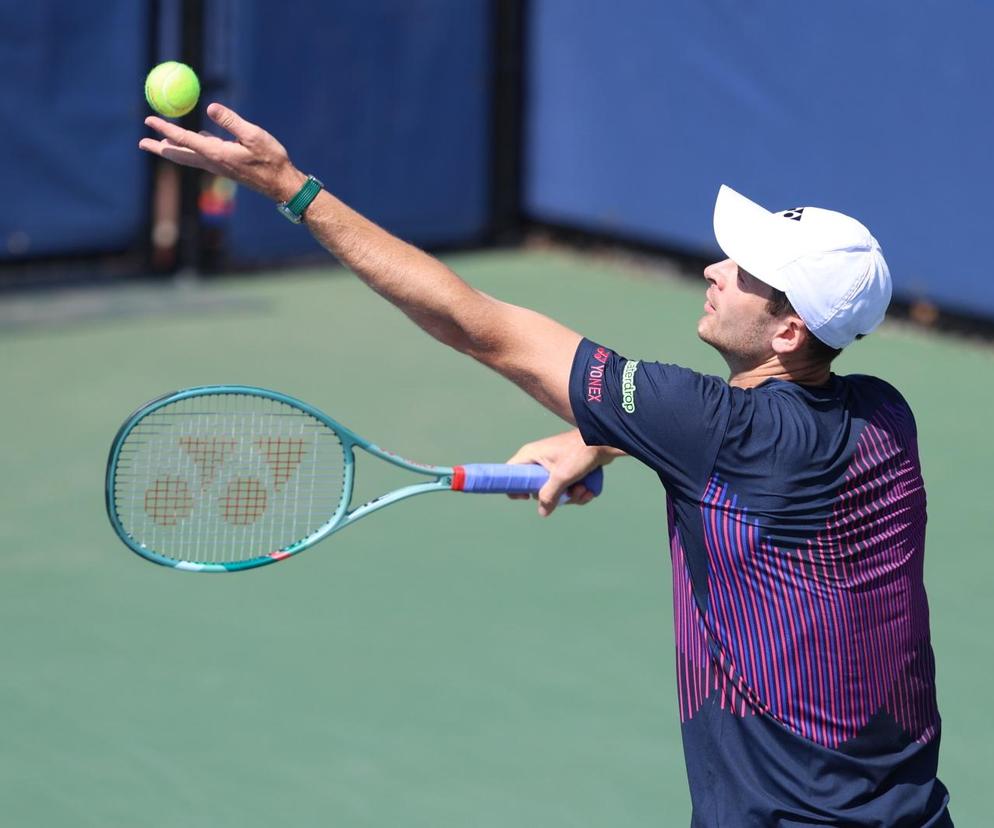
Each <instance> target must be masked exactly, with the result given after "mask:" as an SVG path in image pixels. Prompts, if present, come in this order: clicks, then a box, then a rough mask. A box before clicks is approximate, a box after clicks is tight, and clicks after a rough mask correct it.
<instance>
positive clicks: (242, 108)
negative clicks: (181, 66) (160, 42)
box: [205, 0, 492, 259]
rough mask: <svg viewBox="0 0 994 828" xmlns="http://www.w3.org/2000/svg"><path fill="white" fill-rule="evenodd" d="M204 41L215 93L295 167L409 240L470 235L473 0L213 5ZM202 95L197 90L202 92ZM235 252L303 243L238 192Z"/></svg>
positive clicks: (475, 75)
mask: <svg viewBox="0 0 994 828" xmlns="http://www.w3.org/2000/svg"><path fill="white" fill-rule="evenodd" d="M227 7H228V14H227V15H219V16H218V17H217V19H215V20H214V21H213V23H212V29H211V34H210V37H209V43H211V42H213V43H214V44H215V45H216V47H217V48H216V49H215V48H213V47H212V49H209V50H208V51H209V52H211V51H213V52H214V53H215V54H218V53H220V54H221V55H222V56H223V55H224V54H228V55H229V59H228V64H229V65H228V67H227V69H228V71H229V72H230V76H231V77H232V79H233V83H232V84H231V86H230V88H229V90H228V93H227V96H226V97H223V98H222V100H227V101H228V102H229V103H230V104H231V105H233V106H235V107H236V108H237V109H238V110H239V112H240V113H241V114H242V115H244V116H245V117H246V118H248V119H250V120H252V121H255V122H257V123H259V124H261V125H262V126H264V127H265V128H266V129H268V130H269V131H270V132H272V133H273V134H275V135H276V136H277V137H278V138H279V139H280V141H282V142H283V143H284V144H285V145H286V147H287V148H288V149H289V151H290V154H291V157H292V158H293V160H294V162H295V163H296V164H297V166H298V167H300V168H301V169H302V170H304V171H305V172H309V173H313V174H314V175H316V176H317V177H318V178H320V179H322V180H323V181H324V182H325V184H326V185H327V186H328V188H329V189H330V190H331V191H332V192H334V193H335V194H336V195H337V196H339V197H340V198H342V199H343V200H344V201H345V202H347V203H348V204H350V205H351V206H352V207H354V208H356V209H357V210H359V211H360V212H362V213H364V214H366V215H367V216H369V217H370V218H372V219H373V220H375V221H376V222H378V223H380V224H382V225H383V226H385V227H386V228H387V229H389V230H390V231H392V232H394V233H397V234H399V235H400V236H402V237H404V238H407V239H409V240H411V241H414V242H417V243H419V244H423V245H432V244H458V243H469V242H473V241H476V240H478V239H480V238H481V237H482V236H483V235H484V234H485V233H486V231H487V227H488V223H489V220H490V215H489V201H490V183H489V177H490V146H489V141H490V134H491V126H490V109H491V97H492V96H491V82H492V81H491V76H492V70H491V63H492V57H491V48H490V37H491V27H490V23H491V19H490V4H489V3H487V2H484V0H405V2H403V3H399V2H394V1H393V0H336V1H335V2H327V3H307V4H303V3H283V2H276V0H252V2H238V3H231V4H227ZM205 103H206V102H205ZM229 247H230V250H231V252H232V254H233V255H234V256H235V257H236V258H239V259H258V258H262V259H265V258H278V257H281V256H293V255H298V254H306V253H308V252H311V251H315V252H316V251H317V250H318V247H317V245H316V243H315V242H314V241H313V240H312V239H311V238H310V237H309V235H308V233H307V232H306V230H303V229H302V228H299V227H294V226H292V225H291V224H290V223H289V222H287V221H285V220H284V219H282V218H280V217H279V216H278V215H277V213H276V211H275V210H274V208H273V206H272V204H270V203H269V202H268V201H266V200H264V199H262V198H260V197H258V196H255V195H254V194H250V193H247V192H244V191H242V192H240V193H239V194H238V199H237V206H236V209H235V214H234V216H233V217H232V221H231V225H230V235H229Z"/></svg>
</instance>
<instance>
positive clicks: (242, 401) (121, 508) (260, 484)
mask: <svg viewBox="0 0 994 828" xmlns="http://www.w3.org/2000/svg"><path fill="white" fill-rule="evenodd" d="M345 495H346V492H345V453H344V450H343V448H342V444H341V441H340V440H339V438H338V435H337V434H336V433H335V431H333V430H332V429H331V428H329V427H328V426H327V425H325V424H324V423H323V422H321V421H320V420H317V419H316V418H314V417H312V416H311V415H310V414H308V413H306V412H304V411H301V410H299V409H297V408H295V407H293V406H291V405H287V404H286V403H283V402H280V401H278V400H273V399H270V398H266V397H258V396H253V395H247V394H212V395H204V396H198V397H189V398H187V399H183V400H179V401H177V402H173V403H170V404H168V405H166V406H163V407H162V408H159V409H157V410H155V411H153V412H152V413H150V414H148V415H146V416H145V417H144V418H142V419H141V420H140V421H139V422H138V423H137V424H136V425H135V426H134V427H133V428H132V430H131V432H130V433H129V434H128V435H127V437H126V438H125V440H124V443H123V444H122V447H121V451H120V455H119V458H118V464H117V469H116V474H115V479H114V508H115V510H116V511H117V515H118V518H119V519H120V521H121V525H122V526H123V527H124V529H125V531H126V532H127V533H128V534H129V535H131V537H132V538H133V539H135V540H136V541H137V542H138V543H140V544H142V545H143V546H145V547H146V548H148V549H150V550H152V551H154V552H156V553H158V554H159V555H162V556H164V557H167V558H172V559H174V560H177V561H190V562H197V563H232V562H239V561H246V560H251V559H253V558H258V557H263V556H266V555H272V554H276V553H279V552H281V551H282V550H285V549H287V548H288V547H291V546H293V545H294V544H296V543H297V542H298V541H301V540H303V539H304V538H307V537H309V536H310V535H312V534H314V533H315V532H316V531H318V530H319V529H321V528H322V527H323V526H324V525H325V524H326V523H327V522H328V521H329V520H330V519H331V518H332V516H333V515H335V514H336V513H337V512H339V510H340V506H341V505H342V501H343V499H344V498H345Z"/></svg>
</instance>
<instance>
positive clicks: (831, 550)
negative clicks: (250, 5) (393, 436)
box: [140, 103, 952, 827]
mask: <svg viewBox="0 0 994 828" xmlns="http://www.w3.org/2000/svg"><path fill="white" fill-rule="evenodd" d="M207 112H208V115H209V116H210V117H211V118H212V119H213V120H214V121H215V122H216V123H217V124H218V125H220V126H221V127H223V128H224V129H226V130H227V131H228V132H230V133H231V134H232V135H233V136H234V140H230V141H225V140H222V139H220V138H216V137H212V136H207V135H201V134H197V133H193V132H190V131H187V130H183V129H181V128H180V127H178V126H176V125H174V124H171V123H169V122H167V121H164V120H162V119H160V118H154V117H152V118H148V119H147V120H146V124H147V125H148V126H150V127H151V128H152V129H154V130H156V131H157V132H158V133H160V134H161V136H162V138H161V139H158V140H156V139H151V138H145V139H143V140H142V141H141V143H140V146H141V148H142V149H144V150H147V151H148V152H151V153H154V154H156V155H159V156H161V157H163V158H168V159H170V160H173V161H176V162H177V163H180V164H185V165H188V166H193V167H199V168H201V169H204V170H208V171H210V172H212V173H214V174H217V175H223V176H227V177H229V178H232V179H234V180H236V181H238V182H240V183H242V184H244V185H246V186H249V187H251V188H253V189H255V190H257V191H258V192H260V193H262V194H263V195H264V196H266V197H268V198H270V199H272V200H273V201H275V202H277V204H278V206H279V207H280V209H281V211H282V212H283V213H284V214H285V215H286V216H287V217H288V218H290V219H291V220H292V221H302V222H304V223H305V224H306V225H307V227H308V229H309V230H310V232H311V233H312V234H313V235H314V237H315V238H316V239H317V240H318V241H319V242H320V243H321V244H322V245H324V247H325V248H327V249H328V250H329V251H330V252H331V253H332V254H334V255H335V256H336V257H337V258H338V259H339V260H341V261H342V262H343V263H344V264H345V265H346V266H348V267H349V268H350V269H351V270H352V271H354V272H355V273H356V275H357V276H359V278H360V279H362V280H363V281H364V282H365V283H366V284H367V285H369V286H370V287H371V288H372V289H373V290H375V291H376V292H377V293H379V294H380V295H381V296H383V297H384V298H385V299H387V300H389V301H390V302H392V303H393V304H394V305H396V306H397V307H398V308H400V309H401V310H402V311H403V312H404V313H405V314H407V316H409V317H410V318H411V319H412V320H413V321H414V322H415V323H416V324H417V325H419V326H420V327H421V328H423V329H424V330H425V331H427V332H428V333H429V334H431V335H432V336H434V337H435V338H436V339H438V340H440V341H441V342H443V343H445V344H447V345H449V346H451V347H453V348H455V349H456V350H458V351H461V352H462V353H465V354H468V355H469V356H471V357H473V358H474V359H476V360H478V361H479V362H482V363H483V364H485V365H487V366H489V367H490V368H492V369H494V370H495V371H497V372H499V373H500V374H502V375H503V376H505V377H507V378H508V379H510V380H512V381H513V382H515V383H516V384H517V385H519V386H520V387H521V388H522V389H523V390H524V391H525V392H526V393H528V394H530V395H531V396H532V397H534V398H535V399H536V400H538V401H539V402H540V403H542V404H543V405H545V406H546V407H548V408H549V409H551V410H552V411H554V412H555V413H556V414H558V415H559V416H560V417H562V418H563V419H564V420H567V421H568V422H570V423H572V424H575V425H576V426H578V428H577V429H573V430H572V431H569V432H566V433H565V434H561V435H557V436H555V437H551V438H548V439H546V440H540V441H538V442H535V443H530V444H528V445H527V446H524V447H523V448H522V449H521V450H520V451H519V452H518V453H517V454H516V455H515V456H514V457H513V458H512V461H516V462H539V463H541V464H542V465H544V466H545V467H546V468H548V469H549V471H550V478H549V482H548V483H547V484H546V486H545V487H544V488H543V490H542V491H541V492H540V493H539V511H540V513H541V514H544V515H547V514H550V513H551V512H552V511H553V510H554V509H555V506H556V504H557V503H558V500H559V497H560V495H561V494H562V493H563V492H568V493H569V494H570V496H571V498H572V499H573V500H574V501H575V502H581V503H582V502H586V501H588V500H589V499H590V497H591V494H590V492H588V491H586V490H585V489H584V487H583V486H582V484H579V483H576V481H577V480H579V479H580V478H581V477H583V476H584V475H585V474H587V473H588V472H589V471H590V470H591V469H593V468H595V467H597V466H599V465H603V464H605V463H607V462H610V461H611V460H612V459H613V458H615V457H617V456H619V455H622V454H627V455H630V456H632V457H635V458H636V459H638V460H640V461H641V462H643V463H645V464H646V465H648V466H650V467H651V468H652V469H653V470H654V471H655V472H656V473H657V474H658V475H659V479H660V481H661V482H662V485H663V487H664V488H665V490H666V494H667V508H668V516H669V532H670V546H671V552H672V561H673V590H674V614H675V632H676V645H677V679H678V682H677V683H678V688H677V689H678V697H679V710H680V718H681V722H682V733H683V741H684V751H685V755H686V762H687V773H688V777H689V782H690V790H691V799H692V802H693V809H694V810H693V823H692V824H693V825H694V826H719V825H720V826H799V825H836V826H841V825H847V826H850V825H859V826H863V825H865V826H909V827H910V826H950V825H952V821H951V819H950V817H949V814H948V811H947V802H948V793H947V791H946V789H945V787H944V786H943V785H942V783H941V782H940V781H939V780H938V779H937V778H936V768H937V763H938V748H939V731H940V721H939V715H938V710H937V708H936V697H935V667H934V659H933V655H932V649H931V644H930V640H929V622H928V603H927V599H926V596H925V588H924V583H923V580H922V568H923V556H924V544H925V518H926V515H925V489H924V484H923V481H922V477H921V469H920V466H919V462H918V449H917V435H916V430H915V422H914V417H913V415H912V413H911V410H910V408H909V407H908V405H907V403H906V402H905V400H904V399H903V398H902V397H901V395H900V394H899V393H898V392H897V391H896V390H895V389H894V388H893V387H891V386H890V385H888V384H887V383H885V382H883V381H882V380H879V379H877V378H874V377H868V376H861V375H853V376H845V377H840V376H837V375H835V374H833V373H832V371H831V362H832V360H833V359H834V357H835V356H836V355H837V354H838V353H839V352H840V350H841V349H842V348H844V347H845V346H847V345H849V344H850V343H851V342H852V341H853V340H854V339H856V338H858V337H860V336H862V335H865V334H867V333H870V332H871V331H872V330H873V329H874V328H876V326H877V325H878V324H879V323H880V322H881V321H882V319H883V317H884V314H885V312H886V309H887V305H888V303H889V301H890V294H891V282H890V273H889V271H888V269H887V264H886V262H885V261H884V258H883V254H882V252H881V250H880V246H879V245H878V244H877V242H876V240H875V239H874V238H873V236H871V235H870V233H869V231H868V230H867V229H866V228H865V227H864V226H863V225H862V224H860V223H859V222H857V221H856V220H855V219H852V218H849V217H848V216H844V215H842V214H840V213H836V212H833V211H830V210H823V209H819V208H816V207H803V208H796V209H793V210H787V211H785V212H781V213H771V212H768V211H767V210H765V209H763V208H762V207H760V206H759V205H757V204H755V203H753V202H752V201H750V200H748V199H747V198H745V197H744V196H741V195H739V194H738V193H736V192H735V191H733V190H731V189H729V188H728V187H722V188H721V190H720V192H719V193H718V198H717V201H716V204H715V212H714V228H715V234H716V237H717V240H718V244H719V246H720V247H721V248H722V250H723V251H724V252H725V254H726V256H728V258H727V259H725V260H724V261H721V262H718V263H716V264H712V265H710V266H709V267H707V268H706V269H705V271H704V278H705V280H706V282H707V291H706V302H705V305H704V315H703V317H702V318H701V320H700V321H699V323H698V335H699V336H700V337H701V339H703V340H704V341H705V342H707V343H708V344H710V345H712V346H713V347H714V348H716V349H717V350H718V351H719V352H720V353H721V355H722V356H723V357H724V359H725V361H726V362H727V364H728V368H729V378H728V380H727V381H725V380H722V379H720V378H718V377H711V376H704V375H701V374H698V373H696V372H694V371H691V370H688V369H685V368H680V367H678V366H674V365H668V364H663V363H655V362H644V361H637V360H630V359H626V358H625V357H622V356H621V355H619V354H617V353H615V352H614V351H612V350H611V349H610V348H608V347H606V346H603V345H599V344H597V343H594V342H591V341H589V340H587V339H584V338H582V337H581V336H580V335H579V334H578V333H575V332H574V331H571V330H569V329H568V328H566V327H564V326H562V325H560V324H559V323H557V322H555V321H554V320H552V319H549V318H548V317H546V316H543V315H541V314H538V313H535V312H533V311H530V310H528V309H526V308H521V307H517V306H514V305H510V304H507V303H505V302H501V301H499V300H497V299H494V298H492V297H490V296H487V295H486V294H484V293H481V292H480V291H477V290H475V289H474V288H472V287H471V286H470V285H468V284H467V283H465V282H464V281H462V279H460V278H459V277H458V276H457V275H456V274H454V273H453V272H452V271H451V270H449V269H448V268H447V267H446V266H445V265H443V264H442V263H441V262H439V261H438V260H436V259H434V258H432V257H431V256H429V255H427V254H426V253H424V252H422V251H420V250H418V249H417V248H415V247H413V246H411V245H409V244H407V243H405V242H403V241H401V240H400V239H397V238H395V237H393V236H391V235H390V234H389V233H387V232H386V231H384V230H383V229H381V228H379V227H377V226H376V225H375V224H373V223H372V222H370V221H368V220H367V219H365V218H364V217H362V216H360V215H359V214H358V213H356V212H355V211H353V210H351V209H350V208H349V207H348V206H346V205H345V204H343V203H342V202H341V201H339V200H338V199H336V198H335V197H334V196H333V195H332V194H331V193H329V192H328V191H327V190H325V189H324V187H323V185H322V184H321V183H320V182H319V181H318V180H317V179H315V178H314V177H312V176H307V175H305V174H303V173H302V172H300V171H299V170H297V169H296V168H295V167H294V166H293V164H292V163H291V162H290V160H289V158H288V156H287V153H286V150H285V149H284V148H283V146H282V145H281V144H280V143H279V142H278V141H277V140H276V139H275V138H273V137H272V136H271V135H270V134H269V133H267V132H265V131H264V130H262V129H260V128H259V127H257V126H255V125H253V124H250V123H248V122H246V121H245V120H243V119H242V118H240V117H239V116H238V115H237V114H236V113H234V112H233V111H231V110H230V109H227V108H225V107H223V106H221V105H219V104H216V103H214V104H211V105H210V106H209V107H208V109H207Z"/></svg>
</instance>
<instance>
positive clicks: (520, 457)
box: [504, 446, 535, 464]
mask: <svg viewBox="0 0 994 828" xmlns="http://www.w3.org/2000/svg"><path fill="white" fill-rule="evenodd" d="M504 462H505V463H511V464H520V463H534V462H535V456H534V455H533V454H532V453H531V451H530V450H529V446H522V447H521V448H519V449H518V450H517V451H516V452H514V454H513V455H511V456H510V457H509V458H508V459H507V460H505V461H504Z"/></svg>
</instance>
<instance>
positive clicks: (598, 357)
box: [587, 347, 611, 403]
mask: <svg viewBox="0 0 994 828" xmlns="http://www.w3.org/2000/svg"><path fill="white" fill-rule="evenodd" d="M610 356H611V352H610V351H609V350H607V348H601V347H598V348H597V350H596V351H595V352H594V356H593V361H592V362H591V363H590V367H589V368H587V402H588V403H592V402H596V403H599V402H602V401H603V398H604V394H603V391H604V365H605V364H606V363H607V360H608V357H610Z"/></svg>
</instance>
